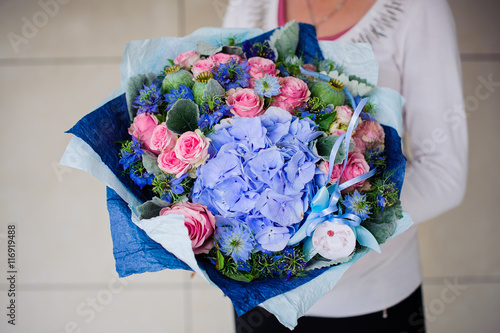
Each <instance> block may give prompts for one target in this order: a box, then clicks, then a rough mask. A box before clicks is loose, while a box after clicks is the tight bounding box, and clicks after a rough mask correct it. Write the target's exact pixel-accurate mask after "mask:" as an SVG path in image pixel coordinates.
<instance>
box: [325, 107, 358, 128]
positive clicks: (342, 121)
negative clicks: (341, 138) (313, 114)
mask: <svg viewBox="0 0 500 333" xmlns="http://www.w3.org/2000/svg"><path fill="white" fill-rule="evenodd" d="M333 111H335V112H337V114H336V115H335V119H334V120H333V123H332V124H331V125H330V133H335V132H337V130H340V129H342V130H346V129H347V126H349V122H350V121H351V118H352V114H353V111H352V109H351V108H350V107H348V106H347V105H342V106H337V107H336V108H335V109H334V110H333Z"/></svg>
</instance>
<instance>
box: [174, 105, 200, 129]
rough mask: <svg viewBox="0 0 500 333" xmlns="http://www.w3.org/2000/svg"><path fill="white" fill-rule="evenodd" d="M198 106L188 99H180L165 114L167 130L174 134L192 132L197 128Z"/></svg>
mask: <svg viewBox="0 0 500 333" xmlns="http://www.w3.org/2000/svg"><path fill="white" fill-rule="evenodd" d="M198 119H199V114H198V105H196V103H195V102H193V101H192V100H190V99H180V100H178V101H177V102H175V103H174V105H173V106H172V108H171V109H170V111H168V114H167V128H168V129H169V130H171V131H172V132H174V133H175V134H179V135H180V134H182V133H184V132H188V131H194V130H195V129H197V128H198Z"/></svg>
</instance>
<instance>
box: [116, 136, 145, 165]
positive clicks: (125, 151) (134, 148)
mask: <svg viewBox="0 0 500 333" xmlns="http://www.w3.org/2000/svg"><path fill="white" fill-rule="evenodd" d="M143 154H144V150H143V149H141V143H140V142H139V141H138V140H137V139H136V138H135V137H132V141H129V142H127V143H126V144H124V145H122V149H121V151H120V156H121V158H120V162H119V163H120V164H121V165H123V169H124V170H127V169H128V168H130V167H131V166H132V165H133V164H134V163H135V162H137V161H139V160H141V158H142V155H143Z"/></svg>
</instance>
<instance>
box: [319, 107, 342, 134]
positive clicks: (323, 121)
mask: <svg viewBox="0 0 500 333" xmlns="http://www.w3.org/2000/svg"><path fill="white" fill-rule="evenodd" d="M336 116H337V112H336V111H334V112H331V113H327V114H319V115H318V117H317V119H318V120H316V124H318V125H319V129H320V130H321V131H324V132H329V131H330V125H331V124H332V123H333V121H334V120H335V117H336Z"/></svg>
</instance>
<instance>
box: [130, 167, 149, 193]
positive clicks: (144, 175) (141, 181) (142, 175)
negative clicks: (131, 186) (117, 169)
mask: <svg viewBox="0 0 500 333" xmlns="http://www.w3.org/2000/svg"><path fill="white" fill-rule="evenodd" d="M130 178H131V179H132V180H133V181H134V183H135V184H136V185H137V186H139V187H140V188H141V190H142V188H143V187H144V186H146V185H151V184H153V180H154V178H155V176H154V175H152V174H150V173H149V172H147V171H146V170H145V169H144V168H141V167H132V168H131V169H130Z"/></svg>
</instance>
